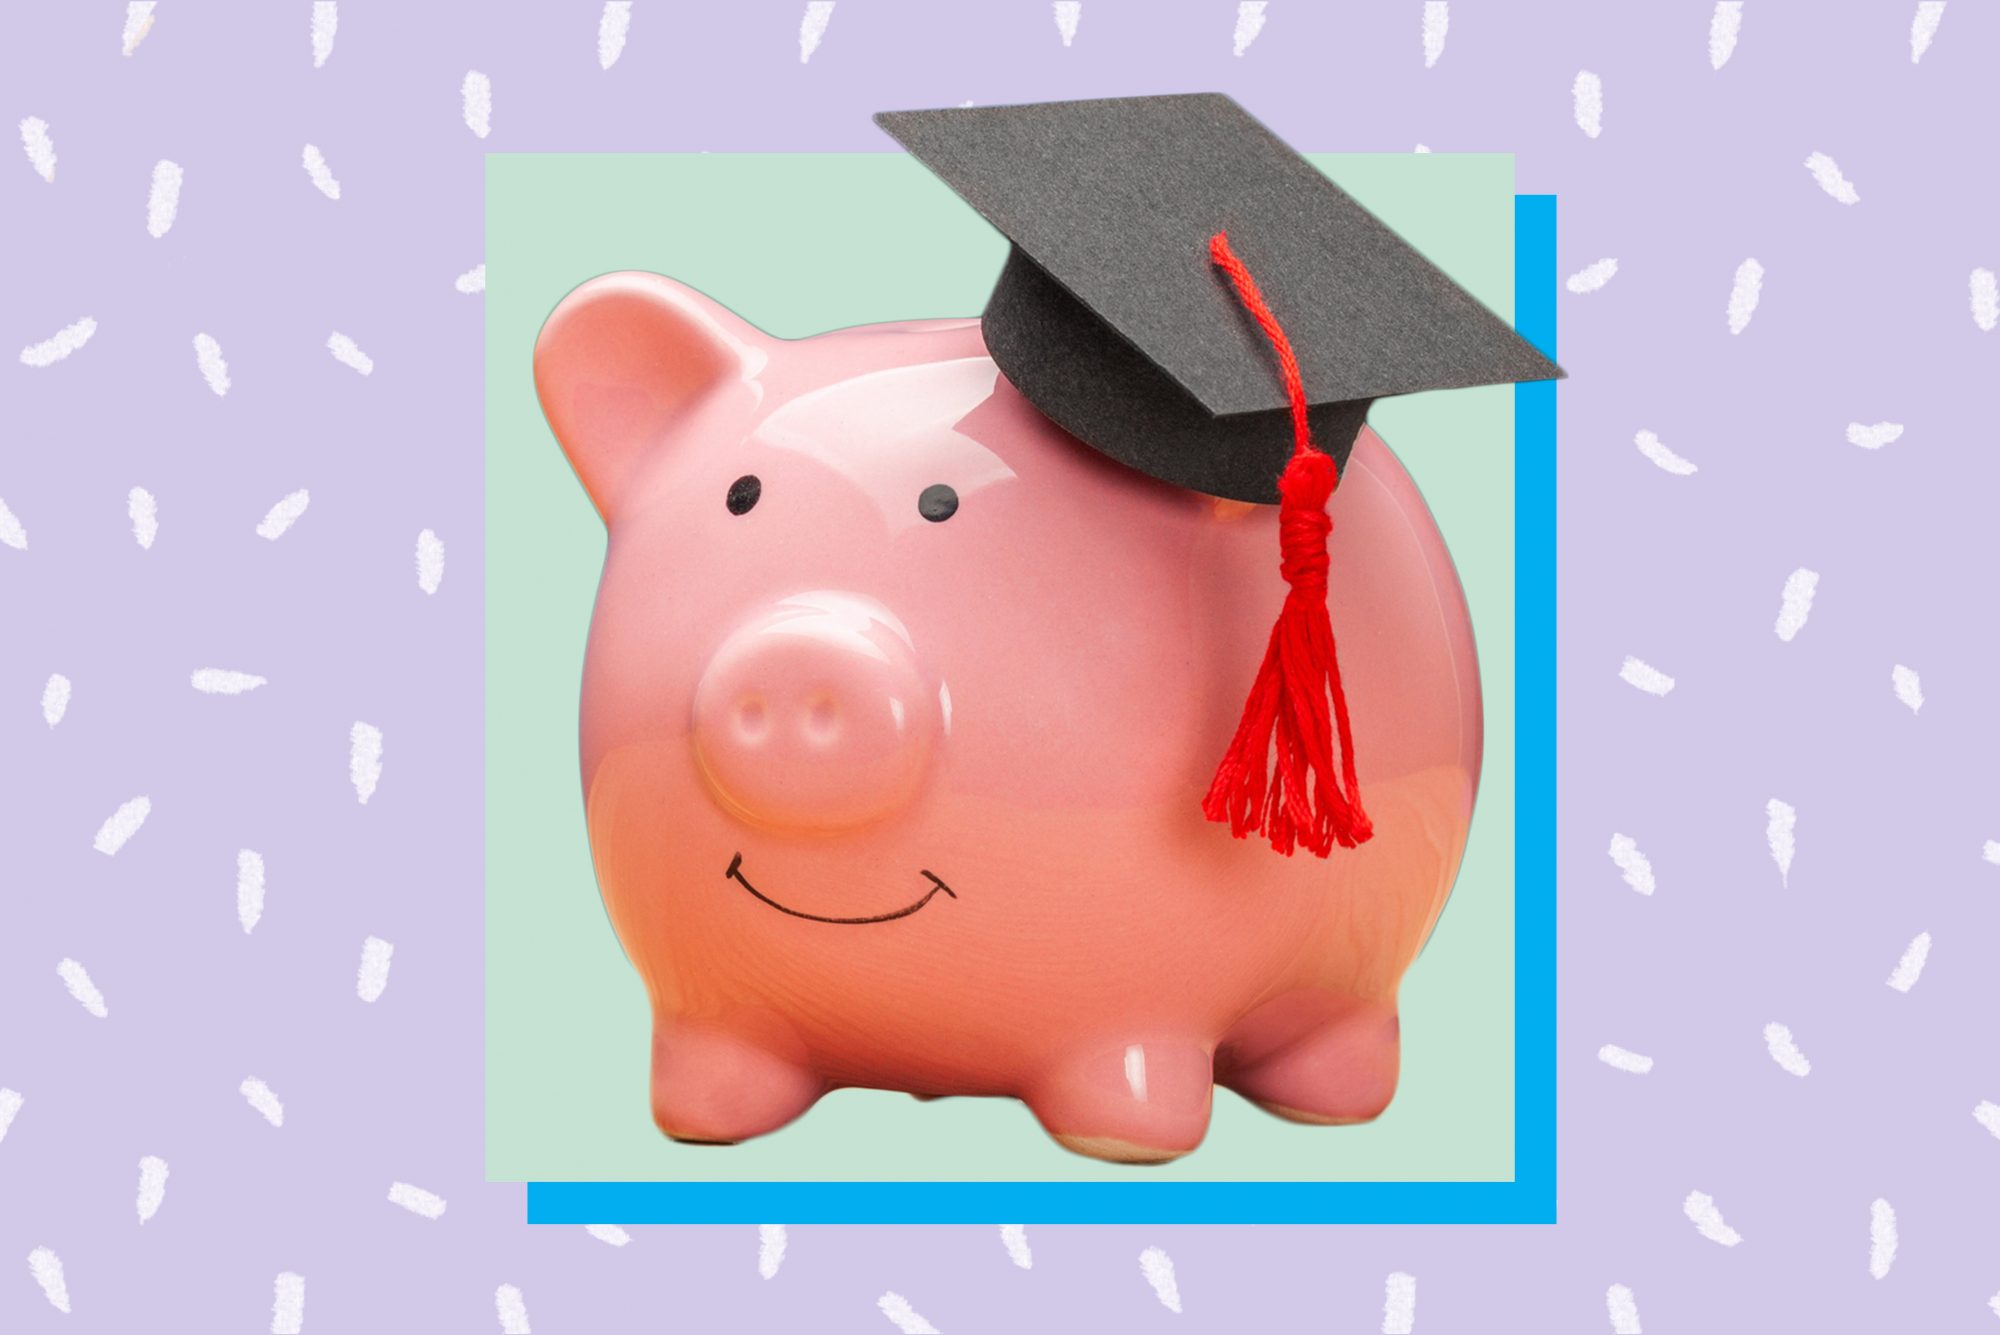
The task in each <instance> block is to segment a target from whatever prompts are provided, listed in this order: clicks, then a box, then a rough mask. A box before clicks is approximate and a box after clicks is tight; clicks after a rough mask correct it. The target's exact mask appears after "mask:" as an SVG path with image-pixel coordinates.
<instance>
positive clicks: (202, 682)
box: [189, 668, 265, 695]
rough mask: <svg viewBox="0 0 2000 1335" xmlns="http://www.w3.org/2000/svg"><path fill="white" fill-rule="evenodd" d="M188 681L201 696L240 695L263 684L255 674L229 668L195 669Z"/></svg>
mask: <svg viewBox="0 0 2000 1335" xmlns="http://www.w3.org/2000/svg"><path fill="white" fill-rule="evenodd" d="M189 680H190V682H191V684H192V685H193V686H194V688H195V689H196V690H197V691H200V692H201V693H202V694H203V695H242V694H244V693H245V692H248V691H254V690H256V689H257V688H258V687H259V686H262V685H264V684H265V683H264V678H262V677H260V676H257V675H256V674H255V673H252V672H236V671H233V670H231V669H229V668H196V669H195V670H194V675H193V676H192V677H191V678H190V679H189Z"/></svg>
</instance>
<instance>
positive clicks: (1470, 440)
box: [486, 154, 1514, 1182]
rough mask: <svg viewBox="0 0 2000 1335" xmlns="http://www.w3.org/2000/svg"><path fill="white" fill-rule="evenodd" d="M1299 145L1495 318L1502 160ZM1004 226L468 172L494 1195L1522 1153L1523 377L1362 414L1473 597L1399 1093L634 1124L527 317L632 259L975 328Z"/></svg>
mask: <svg viewBox="0 0 2000 1335" xmlns="http://www.w3.org/2000/svg"><path fill="white" fill-rule="evenodd" d="M1313 161H1314V163H1315V164H1316V165H1318V166H1319V167H1320V168H1321V169H1322V170H1324V171H1326V172H1327V173H1328V174H1329V175H1330V176H1332V177H1333V178H1334V179H1335V180H1337V181H1339V182H1340V184H1341V185H1342V186H1343V187H1344V188H1345V189H1346V190H1347V191H1348V192H1349V193H1351V194H1353V195H1354V196H1356V197H1357V198H1358V199H1360V200H1361V202H1362V203H1363V204H1365V205H1367V206H1368V207H1369V208H1370V209H1372V210H1374V212H1375V213H1376V214H1377V215H1378V216H1380V217H1381V218H1382V219H1383V220H1384V221H1385V222H1387V223H1388V224H1389V225H1390V226H1391V227H1394V228H1395V229H1396V230H1397V231H1398V232H1400V233H1402V235H1403V236H1404V237H1405V238H1407V239H1408V240H1409V241H1410V242H1411V243H1412V244H1414V245H1415V246H1417V247H1418V248H1419V249H1421V250H1422V251H1423V252H1424V253H1425V254H1427V255H1428V256H1430V258H1431V259H1432V260H1433V261H1434V262H1435V263H1437V264H1438V265H1439V266H1440V267H1442V268H1443V269H1444V270H1446V271H1447V272H1448V273H1450V274H1451V275H1452V276H1453V277H1454V278H1456V279H1457V280H1458V281H1459V282H1461V283H1463V284H1464V285H1465V286H1466V287H1467V288H1469V289H1470V290H1471V291H1472V292H1473V293H1474V294H1475V295H1477V296H1478V297H1479V298H1480V299H1481V300H1482V301H1484V302H1485V303H1486V304H1487V305H1488V306H1490V307H1492V308H1493V309H1494V310H1496V311H1498V312H1500V313H1501V314H1502V315H1510V314H1511V312H1512V310H1513V272H1514V260H1513V250H1514V164H1513V159H1512V157H1511V156H1509V155H1501V154H1464V155H1459V154H1450V155H1448V154H1423V155H1414V154H1413V155H1388V154H1367V155H1350V154H1335V155H1315V156H1314V157H1313ZM1005 250H1006V243H1005V242H1004V241H1003V240H1002V239H1001V238H1000V237H999V236H998V235H997V234H995V233H994V232H993V231H992V230H991V229H990V228H989V227H988V226H987V225H986V224H985V222H983V221H982V220H981V219H980V218H979V217H978V215H976V214H975V213H973V212H972V210H971V209H969V208H967V207H966V206H965V205H964V204H963V203H961V202H960V201H959V200H958V198H957V197H956V196H954V195H953V194H951V192H950V191H948V190H946V189H945V188H944V187H943V186H942V185H940V184H939V183H938V182H937V180H936V179H935V178H934V177H932V176H931V175H930V174H929V173H928V172H926V171H924V170H923V169H922V168H921V167H918V166H917V165H916V164H915V163H913V162H911V161H910V160H909V159H908V158H906V157H904V156H902V155H900V154H824V155H788V154H714V155H711V154H663V155H548V154H490V155H488V157H487V159H486V272H487V286H486V433H487V434H486V506H487V509H486V579H487V584H486V1169H487V1176H488V1177H489V1178H491V1179H494V1180H504V1181H530V1180H532V1181H585V1180H598V1181H648V1180H656V1181H677V1180H678V1181H692V1180H721V1181H767V1182H783V1181H806V1180H836V1181H840V1180H845V1181H895V1180H908V1181H923V1180H928V1181H970V1180H1002V1181H1112V1180H1143V1181H1253V1180H1266V1181H1270V1180H1276V1181H1419V1180H1430V1181H1505V1180H1509V1179H1511V1178H1512V1177H1513V1143H1514V1087H1513V1069H1514V975H1513V957H1514V937H1513V921H1514V913H1513V906H1514V895H1513V866H1514V838H1513V832H1514V793H1513V773H1514V723H1513V720H1514V708H1513V702H1514V677H1513V664H1514V524H1513V476H1514V471H1513V430H1514V419H1513V395H1512V393H1511V391H1510V389H1509V388H1508V387H1506V386H1500V387H1494V388H1486V389H1471V390H1458V391H1454V392H1452V393H1444V394H1427V395H1420V396H1417V397H1415V398H1407V399H1390V400H1386V401H1384V402H1382V403H1380V404H1378V405H1377V406H1376V408H1375V410H1374V412H1373V414H1372V415H1371V421H1372V422H1373V424H1374V425H1375V427H1376V429H1377V430H1378V431H1379V432H1380V433H1381V434H1382V436H1383V438H1384V439H1385V440H1387V441H1388V442H1389V443H1390V444H1391V445H1392V446H1393V447H1394V448H1395V450H1396V452H1397V453H1398V455H1399V456H1400V457H1401V458H1402V460H1403V461H1404V463H1405V464H1406V465H1407V466H1408V467H1409V469H1410V471H1411V473H1412V474H1413V475H1414V477H1415V478H1416V480H1417V483H1418V485H1419V486H1420V487H1421V488H1422V489H1423V493H1424V496H1425V498H1426V499H1427V500H1428V501H1429V503H1430V506H1431V509H1432V511H1433V513H1434V514H1435V515H1436V517H1437V521H1438V523H1439V525H1440V526H1441V527H1442V529H1443V531H1444V534H1445V536H1446V539H1447V540H1448V542H1449V543H1450V545H1451V549H1452V552H1453V555H1454V558H1455V560H1456V562H1457V565H1458V572H1459V577H1460V579H1461V580H1462V581H1463V582H1464V584H1465V591H1466V596H1467V599H1468V600H1469V602H1470V604H1471V607H1472V615H1473V625H1474V630H1475V633H1476V635H1477V638H1478V644H1479V649H1480V680H1481V685H1482V687H1483V689H1484V692H1485V698H1486V747H1485V776H1484V779H1483V780H1482V783H1481V787H1480V798H1479V808H1478V813H1477V816H1476V818H1475V820H1474V823H1473V830H1472V839H1471V843H1470V846H1469V848H1468V850H1467V854H1466V860H1465V865H1464V868H1463V870H1462V871H1461V873H1460V875H1459V880H1458V886H1457V889H1456V890H1455V892H1454V893H1453V895H1452V899H1451V903H1450V905H1449V906H1448V907H1447V909H1446V910H1445V913H1444V916H1443V918H1442V919H1441V920H1440V922H1439V924H1438V927H1437V931H1436V933H1435V934H1434V935H1433V937H1432V939H1431V942H1430V944H1429V945H1428V946H1427V947H1426V948H1425V950H1424V953H1423V954H1422V956H1421V957H1420V958H1419V959H1418V960H1417V962H1416V964H1415V965H1414V966H1413V967H1412V968H1411V970H1410V972H1409V974H1408V976H1407V978H1406V979H1405V981H1404V985H1403V991H1402V1020H1403V1029H1402V1033H1403V1070H1402V1084H1401V1088H1400V1090H1399V1092H1398V1093H1397V1095H1396V1100H1395V1102H1394V1103H1393V1104H1392V1105H1391V1106H1390V1108H1389V1111H1388V1112H1387V1113H1385V1114H1384V1115H1383V1116H1382V1118H1381V1119H1380V1120H1379V1121H1377V1122H1375V1123H1373V1124H1370V1125H1368V1126H1359V1127H1308V1126H1300V1125H1295V1124H1293V1123H1289V1122H1284V1121H1280V1120H1279V1119H1277V1118H1274V1117H1271V1116H1269V1115H1268V1114H1266V1113H1264V1112H1263V1111H1261V1110H1260V1109H1257V1108H1255V1107H1253V1106H1251V1105H1250V1104H1248V1103H1246V1102H1244V1101H1243V1100H1242V1099H1240V1098H1239V1097H1237V1096H1236V1095H1235V1094H1233V1093H1230V1092H1229V1091H1226V1090H1220V1089H1219V1090H1217V1091H1216V1096H1215V1111H1214V1118H1213V1122H1212V1124H1211V1126H1210V1129H1209V1133H1208V1139H1207V1141H1206V1142H1205V1143H1204V1144H1203V1145H1202V1147H1201V1148H1200V1149H1199V1150H1197V1151H1196V1152H1195V1153H1194V1154H1192V1155H1190V1156H1188V1157H1187V1158H1185V1159H1182V1160H1179V1161H1178V1162H1175V1163H1172V1164H1168V1165H1164V1166H1155V1167H1147V1168H1134V1167H1130V1166H1124V1165H1115V1164H1102V1163H1098V1162H1096V1161H1094V1160H1090V1159H1084V1158H1080V1157H1078V1156H1076V1155H1073V1154H1070V1153H1068V1152H1067V1151H1064V1150H1062V1149H1060V1148H1059V1147H1057V1146H1056V1145H1055V1144H1054V1142H1052V1141H1051V1140H1049V1139H1048V1137H1047V1136H1045V1135H1044V1134H1043V1133H1042V1130H1041V1128H1040V1126H1039V1125H1038V1124H1037V1123H1036V1122H1035V1120H1034V1119H1033V1117H1032V1116H1030V1114H1029V1113H1028V1111H1027V1109H1026V1108H1025V1107H1023V1106H1022V1105H1021V1104H1019V1103H1016V1102H1014V1101H1012V1100H1003V1099H963V1098H960V1099H943V1100H939V1101H936V1102H932V1103H919V1102H917V1101H916V1100H914V1099H911V1098H909V1097H908V1096H906V1095H902V1094H891V1093H886V1092H882V1091H878V1090H841V1091H838V1092H836V1093H834V1094H832V1095H829V1096H828V1097H827V1098H825V1099H823V1100H821V1102H820V1103H819V1104H818V1106H816V1107H815V1108H814V1109H813V1110H812V1111H810V1112H809V1113H807V1114H806V1115H805V1116H804V1117H803V1118H801V1119H800V1120H799V1121H798V1122H796V1123H794V1124H793V1125H792V1126H790V1127H787V1128H785V1129H784V1130H782V1131H779V1132H777V1133H776V1134H774V1135H770V1136H766V1137H764V1138H762V1139H760V1140H756V1141H753V1142H750V1143H748V1144H744V1145H739V1146H735V1147H731V1148H726V1149H717V1148H712V1147H696V1146H687V1145H680V1144H676V1143H674V1142H672V1141H670V1140H668V1139H667V1138H666V1137H664V1136H662V1135H661V1134H660V1133H659V1132H658V1131H657V1130H656V1129H655V1128H654V1126H653V1122H652V1116H651V1111H650V1103H649V1097H648V1091H647V1068H648V1063H649V1060H650V1056H651V1036H650V1026H651V1014H650V1009H649V1006H648V1004H647V1000H646V995H645V990H644V988H643V987H642V985H641V984H640V981H639V978H638V976H637V974H636V973H635V972H634V970H633V969H632V968H631V967H630V965H629V964H627V962H626V960H625V958H624V955H623V954H622V952H621V951H620V949H619V945H618V941H617V939H616V937H615V936H614V935H613V934H612V931H611V927H610V924H609V922H608V921H607V919H606V917H605V913H604V910H603V908H602V906H601V904H600V903H599V900H598V894H597V888H596V883H595V881H594V879H593V877H592V873H591V864H590V856H589V848H588V844H587V841H586V837H585V833H584V823H583V802H582V795H581V786H580V780H579V778H578V772H577V738H576V719H577V698H578V690H579V682H580V679H581V673H582V666H583V650H584V641H585V638H586V635H587V633H588V629H589V621H590V608H591V602H592V599H593V598H594V596H595V592H596V587H597V576H598V571H599V568H600V566H601V564H602V561H603V555H604V530H603V528H602V527H601V526H600V525H599V523H598V520H597V516H596V513H595V511H593V510H592V509H591V507H590V503H589V502H588V501H587V500H586V499H585V497H584V494H583V491H582V489H581V488H580V487H579V486H578V485H577V483H576V481H575V479H574V477H573V476H572V475H571V473H570V471H569V466H568V464H567V463H566V462H565V461H564V459H563V457H562V454H561V452H560V450H559V449H558V448H557V446H556V443H555V440H554V438H553V437H551V436H550V434H549V431H548V428H547V426H546V425H545V424H544V422H543V420H542V415H541V411H540V408H539V407H538V405H537V403H536V401H535V392H534V384H533V380H532V376H531V372H530V356H531V351H532V349H533V347H534V341H535V335H536V332H537V331H538V330H539V329H540V327H541V323H542V320H543V319H544V318H545V317H546V316H547V315H548V313H549V311H550V310H551V309H552V308H553V307H554V306H555V304H556V302H557V301H559V300H560V299H561V298H562V297H563V295H564V294H565V293H567V292H568V291H569V290H570V289H571V288H573V287H575V286H576V285H577V284H578V283H580V282H582V281H584V280H585V279H587V278H590V277H593V276H595V275H597V274H600V273H605V272H608V271H611V270H615V269H651V270H655V271H657V272H660V273H665V274H669V275H672V276H673V277H675V278H678V279H681V280H682V281H685V282H688V283H691V284H693V285H694V286H696V287H698V288H700V289H702V290H703V291H704V292H707V293H709V294H711V295H712V296H715V297H716V298H718V299H719V300H722V301H725V302H727V303H728V304H729V305H730V306H731V307H732V308H733V309H735V310H736V311H737V312H738V313H739V314H740V315H742V316H743V317H744V318H746V319H748V320H750V321H751V322H752V323H754V324H757V325H759V326H761V327H762V328H764V329H765V330H767V331H769V332H770V333H773V334H776V335H781V336H784V337H801V336H805V335H809V334H814V333H818V332H821V331H823V330H827V329H834V328H839V327H842V326H845V325H853V324H865V323H870V322H873V321H880V320H905V319H918V318H924V317H932V316H962V315H970V314H976V313H977V312H978V311H979V309H980V307H981V306H982V305H983V304H984V302H985V299H986V293H987V291H988V289H989V288H990V287H991V286H992V282H993V277H994V275H995V274H996V273H997V272H998V270H999V266H1000V261H1001V259H1002V257H1003V256H1004V254H1005Z"/></svg>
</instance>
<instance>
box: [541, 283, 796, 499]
mask: <svg viewBox="0 0 2000 1335" xmlns="http://www.w3.org/2000/svg"><path fill="white" fill-rule="evenodd" d="M768 345H769V340H767V339H766V338H765V336H764V335H763V334H761V333H759V332H758V331H757V330H756V329H754V328H753V327H751V326H750V325H748V324H746V323H745V322H743V321H742V320H740V319H738V318H737V317H736V316H735V315H733V314H731V313H730V312H729V311H727V310H725V309H723V308H722V307H721V306H719V305H717V304H716V303H715V302H713V301H710V300H709V299H708V298H707V297H705V296H703V295H702V294H701V293H699V292H697V291H695V290H694V289H693V288H691V287H685V286H683V285H681V284H679V283H676V282H674V281H673V280H672V279H669V278H662V277H661V276H660V275H658V274H652V273H614V274H606V275H605V276H604V277H602V278H593V279H591V280H590V281H589V282H588V283H585V284H584V285H583V286H582V287H579V288H578V289H576V291H574V292H572V293H570V294H569V295H568V296H567V297H564V298H563V300H562V303H561V304H560V305H558V306H557V307H556V308H555V311H554V312H553V313H551V314H550V316H549V318H548V320H547V321H546V322H545V323H544V324H543V325H542V332H541V336H540V337H539V338H537V339H536V340H535V392H536V393H537V394H539V395H540V396H541V400H542V413H543V415H545V416H546V417H547V418H548V419H549V427H550V429H551V430H553V431H554V432H555V436H556V439H557V440H558V441H560V442H561V443H562V447H563V453H564V454H566V455H568V456H569V462H570V466H571V467H573V468H575V469H576V475H577V477H578V479H579V480H581V481H582V483H583V489H584V490H585V491H587V492H588V493H590V499H591V501H592V503H593V504H595V505H596V506H597V512H598V513H599V514H600V515H602V516H603V517H604V518H605V520H606V521H607V522H609V520H610V518H611V516H612V514H613V512H614V511H615V510H616V509H617V507H618V501H619V498H620V496H621V495H622V494H623V492H624V489H625V487H626V485H627V484H628V483H629V482H630V480H631V478H632V475H633V472H634V469H635V467H636V465H637V464H638V463H639V461H640V460H641V459H642V458H643V457H644V456H645V454H646V452H647V451H648V450H650V449H652V448H653V447H655V446H656V445H657V444H659V442H660V441H661V440H662V438H663V437H664V436H665V435H666V433H667V432H668V431H669V430H670V429H671V428H672V426H673V424H674V423H675V421H676V420H678V419H680V418H681V417H683V416H684V415H686V414H687V413H688V412H689V411H690V410H691V409H693V408H694V407H695V406H697V405H698V404H700V403H702V402H704V401H705V400H707V399H708V398H709V397H710V396H712V395H716V394H721V393H727V392H729V391H730V390H731V389H732V388H733V389H735V390H737V391H739V392H742V393H743V394H744V397H745V399H746V402H747V401H748V399H749V398H750V392H749V381H750V380H751V379H752V378H753V377H754V376H755V375H756V374H757V372H758V371H759V370H761V369H762V368H763V365H764V363H765V361H766V360H767V359H768V351H767V348H768Z"/></svg>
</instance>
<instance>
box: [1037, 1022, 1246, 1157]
mask: <svg viewBox="0 0 2000 1335" xmlns="http://www.w3.org/2000/svg"><path fill="white" fill-rule="evenodd" d="M1214 1082H1215V1063H1214V1058H1213V1057H1212V1056H1211V1055H1210V1053H1209V1051H1208V1049H1207V1048H1205V1047H1203V1046H1201V1045H1200V1044H1198V1043H1195V1042H1193V1041H1191V1040H1186V1039H1173V1040H1163V1041H1153V1040H1135V1041H1128V1042H1122V1043H1113V1044H1108V1045H1104V1046H1098V1045H1094V1044H1092V1045H1084V1046H1083V1047H1082V1049H1081V1050H1080V1052H1079V1053H1078V1055H1076V1056H1074V1057H1072V1058H1071V1059H1070V1060H1068V1061H1065V1062H1063V1063H1062V1064H1059V1065H1056V1066H1053V1067H1051V1068H1050V1069H1049V1070H1048V1071H1046V1072H1044V1073H1043V1075H1042V1077H1041V1078H1040V1079H1039V1080H1037V1081H1036V1082H1035V1084H1034V1086H1033V1087H1032V1088H1031V1089H1029V1090H1028V1092H1027V1093H1026V1094H1025V1095H1024V1096H1023V1097H1024V1098H1025V1099H1026V1100H1027V1103H1028V1106H1029V1107H1030V1108H1031V1109H1033V1111H1034V1114H1035V1116H1036V1117H1037V1118H1038V1119H1040V1121H1041V1124H1042V1127H1043V1129H1044V1130H1046V1131H1047V1132H1048V1133H1049V1134H1050V1135H1051V1136H1053V1137H1054V1138H1055V1139H1056V1141H1057V1142H1058V1143H1059V1144H1061V1145H1062V1146H1063V1147H1064V1148H1065V1149H1070V1150H1074V1151H1076V1152H1077V1153H1078V1154H1087V1155H1089V1156H1091V1157H1092V1158H1096V1159H1112V1160H1116V1161H1118V1162H1121V1163H1163V1162H1165V1161H1166V1160H1168V1159H1178V1158H1179V1157H1180V1156H1181V1155H1183V1154H1186V1153H1187V1152H1188V1151H1189V1150H1191V1149H1193V1148H1194V1147H1195V1146H1197V1145H1199V1144H1201V1138H1202V1136H1203V1135H1204V1134H1206V1133H1207V1131H1208V1109H1209V1101H1210V1098H1211V1096H1212V1095H1213V1093H1214Z"/></svg>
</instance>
